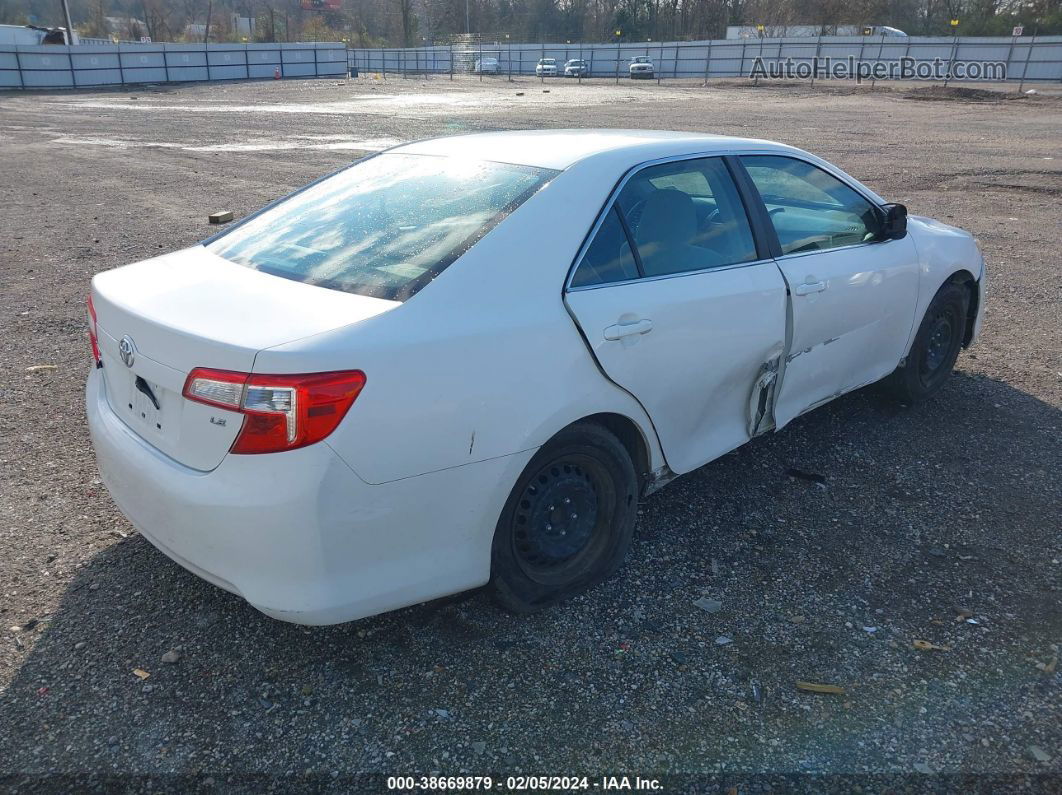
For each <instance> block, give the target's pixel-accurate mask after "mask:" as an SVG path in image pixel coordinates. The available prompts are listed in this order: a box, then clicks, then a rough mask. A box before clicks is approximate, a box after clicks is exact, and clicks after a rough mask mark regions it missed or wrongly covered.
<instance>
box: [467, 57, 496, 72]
mask: <svg viewBox="0 0 1062 795" xmlns="http://www.w3.org/2000/svg"><path fill="white" fill-rule="evenodd" d="M472 71H473V73H474V74H479V75H496V74H498V72H499V71H500V67H499V65H498V59H497V58H488V57H487V56H483V57H482V58H477V59H476V62H475V64H474V65H473V67H472Z"/></svg>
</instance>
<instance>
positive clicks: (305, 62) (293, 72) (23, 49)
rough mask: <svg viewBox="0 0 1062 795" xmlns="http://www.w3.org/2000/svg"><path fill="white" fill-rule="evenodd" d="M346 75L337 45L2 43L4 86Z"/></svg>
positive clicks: (0, 61) (0, 78)
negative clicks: (275, 75)
mask: <svg viewBox="0 0 1062 795" xmlns="http://www.w3.org/2000/svg"><path fill="white" fill-rule="evenodd" d="M278 68H279V69H280V70H281V73H282V76H283V77H336V76H342V75H344V74H346V71H347V50H346V47H345V46H344V45H343V44H341V43H337V42H320V43H270V44H209V45H202V44H170V43H152V44H133V43H130V44H117V45H115V44H86V45H80V46H74V47H66V46H61V45H35V46H15V45H0V88H75V87H82V86H107V85H123V84H137V83H167V82H173V83H178V82H194V81H208V80H245V79H248V78H270V77H273V76H274V74H275V73H276V71H277V69H278Z"/></svg>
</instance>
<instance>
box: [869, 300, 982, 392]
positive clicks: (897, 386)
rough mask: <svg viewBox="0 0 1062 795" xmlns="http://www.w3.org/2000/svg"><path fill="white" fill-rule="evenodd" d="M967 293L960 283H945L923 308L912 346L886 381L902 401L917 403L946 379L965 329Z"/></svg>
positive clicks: (949, 373)
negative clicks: (923, 312)
mask: <svg viewBox="0 0 1062 795" xmlns="http://www.w3.org/2000/svg"><path fill="white" fill-rule="evenodd" d="M968 305H969V293H968V292H967V290H966V288H965V287H964V286H963V285H961V284H952V283H948V284H945V285H944V286H943V287H941V288H940V290H939V291H938V292H937V294H936V295H935V296H934V297H933V300H932V301H931V302H930V304H929V308H928V309H927V310H926V315H925V317H924V318H923V319H922V323H921V325H919V327H918V333H917V334H916V335H915V339H914V342H913V343H912V344H911V350H910V352H909V353H908V355H907V359H906V361H905V362H904V364H903V366H902V367H898V368H897V369H896V371H895V372H893V373H892V375H890V376H889V377H888V378H887V379H885V382H884V383H885V385H886V386H887V387H888V388H889V389H890V391H891V392H892V393H893V395H895V396H896V397H897V398H898V399H900V400H901V401H902V402H904V403H920V402H921V401H923V400H925V399H926V398H928V397H930V396H931V395H932V394H933V393H935V392H936V391H937V390H939V389H940V388H941V387H942V386H943V385H944V382H945V381H947V380H948V376H949V375H951V371H952V369H953V368H954V367H955V360H956V359H958V358H959V350H960V349H961V348H962V341H963V335H964V333H965V331H966V312H967V307H968Z"/></svg>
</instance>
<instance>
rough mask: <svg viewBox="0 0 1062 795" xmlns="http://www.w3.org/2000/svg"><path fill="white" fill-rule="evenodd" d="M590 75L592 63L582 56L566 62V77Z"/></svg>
mask: <svg viewBox="0 0 1062 795" xmlns="http://www.w3.org/2000/svg"><path fill="white" fill-rule="evenodd" d="M589 75H590V64H589V63H588V62H586V61H584V60H583V59H582V58H572V59H570V60H568V61H566V62H565V64H564V76H565V77H588V76H589Z"/></svg>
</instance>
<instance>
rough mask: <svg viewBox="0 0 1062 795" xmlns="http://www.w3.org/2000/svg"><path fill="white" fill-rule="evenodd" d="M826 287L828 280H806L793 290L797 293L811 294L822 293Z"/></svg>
mask: <svg viewBox="0 0 1062 795" xmlns="http://www.w3.org/2000/svg"><path fill="white" fill-rule="evenodd" d="M825 289H826V282H804V283H803V284H798V285H797V286H796V287H795V288H794V290H793V292H794V293H796V294H797V295H811V294H812V293H821V292H822V291H823V290H825Z"/></svg>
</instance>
